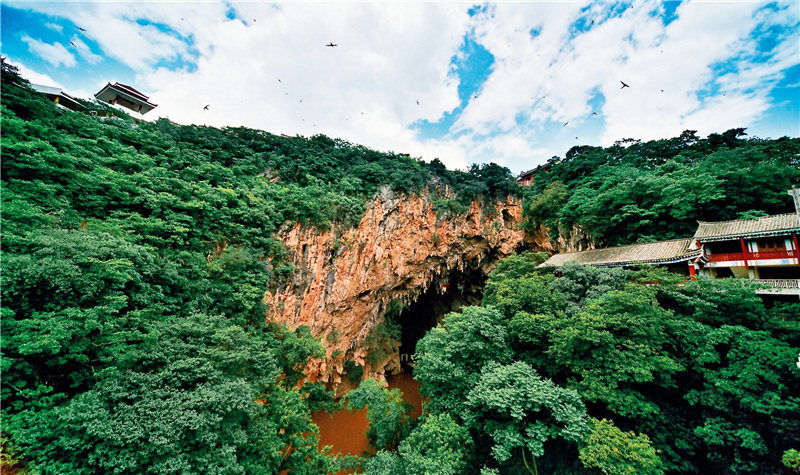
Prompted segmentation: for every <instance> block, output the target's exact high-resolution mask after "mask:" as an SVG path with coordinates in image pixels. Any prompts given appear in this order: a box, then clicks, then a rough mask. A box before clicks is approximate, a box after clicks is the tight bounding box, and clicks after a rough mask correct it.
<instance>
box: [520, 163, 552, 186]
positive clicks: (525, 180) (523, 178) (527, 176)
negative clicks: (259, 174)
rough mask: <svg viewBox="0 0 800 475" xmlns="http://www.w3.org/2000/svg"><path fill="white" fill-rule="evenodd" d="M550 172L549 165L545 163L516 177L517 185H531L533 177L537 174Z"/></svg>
mask: <svg viewBox="0 0 800 475" xmlns="http://www.w3.org/2000/svg"><path fill="white" fill-rule="evenodd" d="M549 172H550V164H548V163H545V164H543V165H539V166H538V167H536V168H532V169H530V170H528V171H526V172H522V173H520V174H519V176H517V183H519V184H520V185H523V186H528V185H532V184H533V177H534V176H536V174H537V173H549Z"/></svg>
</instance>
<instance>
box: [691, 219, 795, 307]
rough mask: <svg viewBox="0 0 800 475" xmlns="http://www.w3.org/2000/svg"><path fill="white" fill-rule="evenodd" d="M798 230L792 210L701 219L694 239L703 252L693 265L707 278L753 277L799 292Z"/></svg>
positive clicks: (789, 291) (788, 290)
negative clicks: (748, 216) (784, 212)
mask: <svg viewBox="0 0 800 475" xmlns="http://www.w3.org/2000/svg"><path fill="white" fill-rule="evenodd" d="M798 233H800V216H798V215H797V214H795V213H790V214H779V215H775V216H764V217H761V218H756V219H736V220H732V221H719V222H700V223H699V226H698V228H697V232H696V233H695V235H694V238H693V239H694V240H695V241H696V242H697V244H698V245H699V246H700V247H701V248H702V250H703V255H702V258H701V260H700V261H698V262H697V263H696V264H695V267H696V269H697V271H698V273H700V274H703V275H708V276H710V277H715V278H722V277H736V278H740V279H755V280H758V281H761V282H764V283H766V284H768V285H770V286H772V287H774V288H776V289H779V290H780V289H786V291H785V292H783V291H781V292H780V293H789V294H797V295H800V286H799V285H798V284H800V253H799V252H798V245H797V244H798V237H797V235H798Z"/></svg>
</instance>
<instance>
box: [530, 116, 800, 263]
mask: <svg viewBox="0 0 800 475" xmlns="http://www.w3.org/2000/svg"><path fill="white" fill-rule="evenodd" d="M745 136H746V133H745V130H744V129H741V128H740V129H732V130H728V131H727V132H724V133H722V134H711V135H709V136H708V137H707V138H699V137H698V136H697V135H696V131H694V130H687V131H684V132H683V133H682V134H681V135H680V136H679V137H675V138H671V139H665V140H655V141H649V142H640V141H637V140H630V139H629V140H623V141H619V142H617V143H615V144H614V145H613V146H611V147H591V146H580V147H573V148H572V149H570V150H569V151H568V152H567V154H566V156H565V157H564V158H560V157H553V158H552V159H551V160H549V161H548V162H547V163H546V164H544V165H542V166H540V167H538V169H537V170H536V173H535V175H534V183H533V186H531V187H528V188H527V189H526V190H525V192H526V194H525V199H524V209H525V215H526V217H527V222H526V227H527V229H528V230H530V231H534V230H536V228H537V227H539V226H540V225H544V226H546V227H547V228H549V230H550V237H551V239H555V238H557V237H558V236H559V234H565V233H570V232H571V230H572V229H573V227H575V226H578V227H580V228H581V229H582V230H583V231H584V232H586V233H587V234H588V235H589V236H590V237H591V239H592V240H593V241H594V242H595V244H597V245H598V247H602V246H613V245H621V244H631V243H636V242H650V241H658V240H666V239H675V238H683V237H689V236H691V235H692V234H694V231H695V230H696V229H697V221H698V220H700V221H724V220H728V219H739V218H743V217H755V216H763V215H767V214H778V213H789V212H792V211H793V208H792V204H791V200H789V199H787V197H786V190H788V189H790V188H791V186H792V184H797V183H798V181H800V139H798V138H788V137H783V138H780V139H777V140H764V139H759V138H752V139H746V138H745Z"/></svg>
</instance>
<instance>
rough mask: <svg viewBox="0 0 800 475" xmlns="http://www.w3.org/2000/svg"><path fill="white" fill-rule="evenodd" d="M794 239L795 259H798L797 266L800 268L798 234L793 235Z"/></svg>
mask: <svg viewBox="0 0 800 475" xmlns="http://www.w3.org/2000/svg"><path fill="white" fill-rule="evenodd" d="M792 239H794V257H795V258H796V259H797V265H798V266H800V249H798V248H797V233H792Z"/></svg>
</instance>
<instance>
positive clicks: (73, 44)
mask: <svg viewBox="0 0 800 475" xmlns="http://www.w3.org/2000/svg"><path fill="white" fill-rule="evenodd" d="M69 44H71V45H72V46H75V43H73V42H72V41H70V42H69ZM75 47H76V48H77V46H75Z"/></svg>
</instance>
